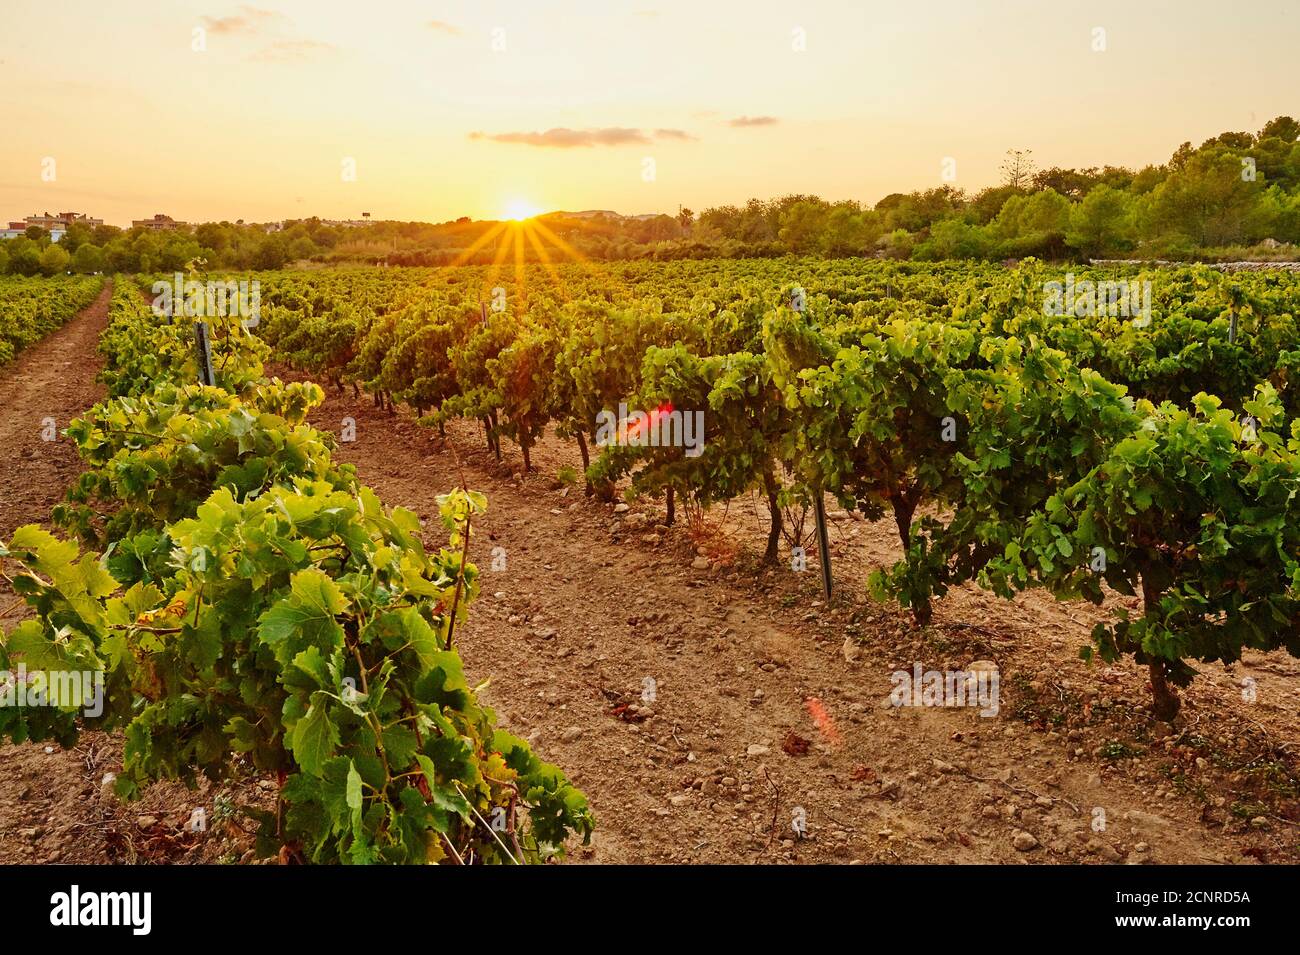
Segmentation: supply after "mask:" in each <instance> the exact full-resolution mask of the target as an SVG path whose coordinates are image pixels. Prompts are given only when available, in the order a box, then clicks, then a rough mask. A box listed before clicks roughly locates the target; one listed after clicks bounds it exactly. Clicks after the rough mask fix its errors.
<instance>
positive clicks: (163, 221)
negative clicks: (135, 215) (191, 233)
mask: <svg viewBox="0 0 1300 955" xmlns="http://www.w3.org/2000/svg"><path fill="white" fill-rule="evenodd" d="M189 225H190V224H189V223H188V222H177V221H176V220H175V219H173V218H172V217H171V216H165V215H163V214H162V213H161V212H158V213H155V214H154V217H153V218H152V219H132V220H131V228H133V229H137V228H139V229H152V230H154V231H155V232H170V231H171V230H173V229H187V228H189Z"/></svg>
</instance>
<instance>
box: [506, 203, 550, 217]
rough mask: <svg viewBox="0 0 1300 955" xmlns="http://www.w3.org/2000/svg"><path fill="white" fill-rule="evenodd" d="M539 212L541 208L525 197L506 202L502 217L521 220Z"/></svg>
mask: <svg viewBox="0 0 1300 955" xmlns="http://www.w3.org/2000/svg"><path fill="white" fill-rule="evenodd" d="M541 214H542V210H541V209H539V208H538V207H537V206H535V205H533V204H532V203H531V202H529V201H528V200H527V199H511V200H510V201H509V202H507V203H506V209H505V216H504V218H506V219H509V220H510V221H512V222H523V221H524V220H525V219H531V218H532V217H533V216H538V215H541Z"/></svg>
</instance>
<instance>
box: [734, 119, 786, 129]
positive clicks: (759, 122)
mask: <svg viewBox="0 0 1300 955" xmlns="http://www.w3.org/2000/svg"><path fill="white" fill-rule="evenodd" d="M779 122H781V121H780V120H779V119H777V118H776V117H775V116H737V117H736V118H735V119H729V120H727V125H728V126H734V127H736V128H737V129H744V128H746V127H749V126H775V125H776V124H777V123H779Z"/></svg>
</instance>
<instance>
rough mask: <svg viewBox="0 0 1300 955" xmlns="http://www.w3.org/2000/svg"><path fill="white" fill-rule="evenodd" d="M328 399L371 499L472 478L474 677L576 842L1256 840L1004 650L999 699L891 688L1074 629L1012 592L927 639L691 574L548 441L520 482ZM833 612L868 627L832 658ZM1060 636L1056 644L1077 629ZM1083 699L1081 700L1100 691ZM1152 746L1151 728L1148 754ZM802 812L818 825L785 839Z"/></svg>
mask: <svg viewBox="0 0 1300 955" xmlns="http://www.w3.org/2000/svg"><path fill="white" fill-rule="evenodd" d="M345 418H351V419H353V420H354V421H355V430H356V440H355V442H354V443H346V444H342V445H341V446H340V451H339V455H340V457H342V458H343V459H345V460H350V461H353V462H355V463H356V464H357V466H358V468H359V471H360V474H361V476H362V478H363V479H364V480H366V481H367V482H368V483H370V484H372V485H373V486H375V487H376V488H377V489H378V490H379V492H380V494H381V496H382V497H383V499H384V500H385V501H386V502H387V503H389V504H404V505H406V506H408V507H410V508H412V509H414V510H415V511H416V512H417V513H419V515H420V516H421V517H422V518H423V519H425V521H426V523H429V524H433V525H436V523H437V521H436V507H437V506H436V501H435V498H436V496H437V495H438V494H440V493H443V492H444V491H445V490H446V489H447V488H448V487H450V486H453V485H454V484H455V483H457V482H458V481H459V480H460V475H461V473H462V471H463V473H464V475H465V478H466V479H467V480H468V482H469V484H470V485H471V486H472V487H474V488H476V489H478V490H482V491H484V492H486V493H487V495H488V500H489V513H488V515H487V517H486V519H485V520H484V521H482V522H481V523H480V527H479V530H480V533H479V535H478V536H477V538H476V542H475V546H474V548H473V555H472V556H473V557H474V559H475V560H476V562H477V563H478V566H479V567H480V568H482V569H483V570H484V574H483V577H482V590H483V593H482V596H481V598H480V600H479V602H478V603H477V604H476V605H475V607H474V608H472V610H471V613H470V624H469V626H468V627H467V628H466V630H465V631H464V636H463V638H462V642H461V646H460V649H461V652H462V654H463V655H464V657H465V659H466V663H467V669H468V671H469V673H470V674H471V675H472V676H473V677H474V679H475V680H476V681H482V680H489V681H490V686H489V688H488V689H487V690H486V691H485V695H486V698H487V699H488V700H489V701H490V702H491V703H492V705H493V706H495V707H496V708H497V711H498V714H499V715H500V717H501V719H502V721H503V722H504V724H505V725H506V726H508V727H510V728H511V729H512V731H514V732H516V733H518V734H520V735H523V736H526V737H527V738H528V739H529V740H530V741H532V742H533V743H534V744H535V746H536V748H537V749H538V751H539V752H540V754H541V755H542V756H543V757H544V758H546V759H549V760H551V761H554V762H556V763H558V764H559V765H560V766H562V767H563V768H564V769H565V771H566V772H568V773H569V774H570V775H571V777H572V778H573V779H574V781H575V782H576V783H577V784H578V785H580V786H582V787H583V788H584V789H585V790H586V792H587V794H588V796H589V798H590V799H591V801H592V804H593V808H594V811H595V813H596V815H597V820H598V830H597V836H596V840H595V843H594V848H593V849H590V850H586V851H583V852H580V853H577V854H576V856H575V857H576V858H578V859H589V860H592V861H596V862H747V861H763V862H774V861H776V862H780V861H799V862H809V861H839V862H845V861H855V860H860V861H863V862H873V861H879V862H890V861H901V862H1008V863H1011V862H1075V861H1099V862H1103V861H1104V862H1119V861H1121V860H1123V861H1128V862H1164V863H1170V862H1227V861H1248V860H1246V857H1244V856H1243V855H1242V853H1243V851H1247V850H1251V848H1252V846H1253V845H1254V843H1255V842H1256V841H1257V840H1254V839H1253V835H1254V834H1247V835H1245V836H1244V837H1243V836H1242V835H1240V834H1232V833H1229V832H1228V831H1226V830H1225V828H1224V826H1223V821H1222V820H1219V821H1213V820H1212V821H1211V824H1206V823H1204V822H1203V821H1202V819H1203V818H1204V817H1205V810H1204V807H1203V806H1200V805H1197V804H1195V803H1193V802H1190V801H1188V800H1184V799H1180V798H1178V797H1177V795H1176V794H1175V792H1174V787H1173V786H1172V785H1168V786H1167V785H1166V784H1165V783H1164V782H1162V781H1161V780H1159V779H1153V778H1151V775H1150V773H1151V772H1155V771H1156V767H1155V766H1154V765H1153V764H1148V763H1144V764H1142V765H1141V766H1140V767H1139V766H1133V767H1130V768H1125V767H1124V766H1122V765H1121V764H1117V763H1110V762H1104V761H1100V760H1097V759H1094V758H1092V756H1093V755H1094V751H1095V750H1097V748H1098V747H1101V746H1102V741H1101V738H1100V737H1098V736H1097V734H1096V733H1092V734H1089V733H1088V732H1085V731H1084V730H1076V729H1073V728H1071V727H1070V726H1068V725H1060V726H1059V728H1055V727H1054V726H1053V725H1052V724H1051V723H1046V722H1044V723H1042V725H1043V727H1044V729H1042V730H1038V729H1035V728H1034V727H1033V724H1034V722H1035V717H1034V715H1033V714H1029V715H1028V716H1026V715H1024V714H1025V707H1026V705H1027V703H1028V701H1030V700H1031V698H1036V697H1035V694H1034V688H1033V683H1032V680H1031V678H1030V677H1029V676H1025V677H1024V678H1023V682H1024V683H1025V690H1024V692H1023V693H1022V694H1020V696H1021V698H1020V700H1016V699H1015V695H1016V691H1015V689H1014V688H1009V687H1008V686H1007V682H1008V680H1007V678H1008V675H1009V674H1014V673H1015V667H1014V664H1012V663H1011V662H1010V654H1009V653H1008V654H1005V656H1006V657H1007V662H1003V660H1001V659H1000V660H999V661H998V662H999V664H1000V665H1001V666H1002V668H1003V680H1004V683H1003V693H1002V710H1001V713H1000V714H999V716H998V717H995V718H983V717H980V716H979V715H977V714H976V713H975V711H973V710H971V709H960V710H954V709H935V708H930V707H917V708H899V707H893V706H889V705H887V703H886V701H887V698H888V696H889V693H890V690H891V688H892V684H891V682H890V673H891V672H892V671H894V670H895V669H897V668H899V667H900V666H904V667H907V668H910V666H911V662H910V661H912V660H926V659H935V662H938V659H937V658H938V657H941V656H943V655H944V651H945V650H946V651H947V654H948V655H951V654H953V653H956V654H957V655H958V656H957V659H958V660H961V662H960V663H956V664H953V665H955V666H957V667H961V666H964V665H965V663H967V662H969V661H970V660H971V659H974V658H975V657H976V656H987V655H988V654H989V653H990V652H993V651H991V650H990V645H993V646H994V647H995V649H996V647H1004V646H1005V644H1007V643H1010V642H1013V641H1014V640H1015V639H1016V638H1017V635H1018V630H1024V629H1032V628H1033V627H1034V626H1040V627H1041V628H1042V629H1043V630H1045V631H1047V632H1046V634H1045V637H1046V638H1050V639H1051V640H1052V641H1054V643H1053V644H1049V643H1048V639H1044V640H1043V643H1044V644H1046V645H1047V649H1048V650H1052V649H1053V648H1054V644H1064V643H1065V641H1064V640H1062V639H1060V638H1059V637H1058V636H1057V635H1056V634H1057V632H1058V631H1059V629H1060V625H1061V622H1060V620H1059V619H1055V618H1051V617H1050V615H1049V616H1045V617H1037V618H1036V617H1035V616H1034V614H1035V613H1036V612H1035V611H1032V610H1029V611H1025V613H1028V614H1029V618H1028V620H1026V619H1025V617H1024V616H1023V615H1021V614H1020V613H1019V608H1015V609H1013V610H1012V611H1011V612H1012V614H1013V618H1012V619H1008V617H1007V613H1008V610H1007V607H1006V605H1000V604H998V603H997V602H996V601H992V598H988V595H984V597H985V598H987V599H988V600H989V601H990V602H989V603H987V604H986V605H985V606H984V607H981V608H979V609H981V610H983V611H984V614H983V620H985V621H986V622H987V623H986V626H987V627H989V628H993V629H992V630H985V631H984V633H986V634H989V635H990V636H988V637H980V636H977V637H976V639H975V642H974V645H975V647H976V649H974V650H973V649H969V648H963V647H961V646H955V647H954V646H949V647H946V648H943V647H940V648H936V647H934V646H929V647H926V646H921V647H919V648H918V647H917V646H915V645H914V644H913V643H911V641H914V639H915V631H914V630H913V629H912V628H911V627H910V626H909V625H908V624H907V622H906V621H905V620H903V619H901V618H900V615H899V614H898V613H896V612H895V611H892V610H888V609H886V608H880V607H876V606H873V605H870V604H868V603H864V602H861V601H855V600H854V599H853V598H852V597H849V598H848V599H846V600H844V601H841V602H839V603H838V604H837V606H836V607H835V608H832V609H829V610H828V609H827V608H825V607H822V606H820V602H819V601H818V600H817V596H818V594H817V591H816V589H815V587H816V584H815V582H814V581H813V580H809V579H807V578H812V577H813V576H814V575H812V574H805V575H801V576H802V577H803V578H804V580H803V581H801V582H800V583H799V584H798V585H794V586H792V585H790V584H789V578H790V577H792V576H793V575H791V574H789V573H786V572H784V571H781V570H778V571H775V572H768V573H767V574H766V575H765V576H763V577H761V578H760V579H758V580H757V581H756V580H755V578H754V576H753V574H752V573H750V572H749V571H747V570H746V571H740V572H734V573H729V572H728V571H727V570H726V569H725V568H724V569H720V568H716V567H712V568H707V569H702V568H703V563H702V562H700V561H699V560H698V559H697V557H696V554H695V552H694V550H693V549H692V546H691V542H690V541H688V540H687V539H686V537H685V535H684V534H683V533H682V532H680V531H679V530H676V529H674V530H673V531H671V532H666V533H657V532H655V531H654V530H653V523H654V521H655V520H657V519H658V518H657V517H656V516H655V515H654V514H653V513H652V512H647V514H645V515H637V513H636V511H632V512H630V513H626V514H622V515H618V514H615V512H614V510H613V507H612V506H611V505H605V504H599V503H596V502H594V501H591V500H587V499H584V498H583V496H582V493H581V489H580V488H575V489H573V490H571V491H568V492H565V491H563V490H560V489H558V482H554V481H551V480H550V479H549V477H548V475H550V474H554V473H555V470H554V467H553V465H554V464H555V463H556V462H560V461H563V460H564V459H565V454H566V449H565V448H563V447H562V446H560V445H559V444H558V442H556V441H554V439H550V440H549V441H548V442H546V443H545V444H544V446H543V447H542V448H541V449H539V452H538V453H537V455H536V456H535V458H534V460H540V461H541V462H543V463H542V465H541V471H539V473H537V474H534V475H529V476H528V477H527V478H520V477H519V476H518V475H512V474H511V468H510V466H509V465H507V466H505V467H504V468H503V466H502V465H500V464H498V463H497V462H495V461H493V460H492V459H491V457H490V456H489V455H488V454H487V453H486V451H484V450H481V447H482V445H481V438H480V437H478V435H476V434H475V432H474V429H473V428H472V427H471V426H469V425H464V426H458V427H454V428H449V436H450V440H449V441H448V442H447V443H446V445H443V444H442V443H441V442H439V441H438V440H437V439H436V437H435V436H434V435H433V434H432V433H431V432H430V431H429V430H428V429H425V428H421V427H419V426H417V425H415V424H414V423H413V422H412V421H411V420H410V419H408V418H406V417H403V416H400V415H399V416H393V415H390V414H386V413H383V412H379V411H377V410H376V409H375V408H374V407H373V405H372V404H371V403H370V402H368V401H367V400H364V399H363V400H362V401H360V402H358V401H354V400H352V399H351V398H350V397H340V396H331V398H330V399H329V400H328V401H327V403H326V405H325V406H324V407H323V408H322V409H321V410H320V412H319V413H318V414H317V415H316V420H315V424H316V425H317V426H318V427H320V428H322V429H326V430H331V431H333V432H334V433H335V434H340V433H341V430H342V427H343V420H344V419H345ZM514 466H515V467H518V463H517V462H516V463H515V465H514ZM756 538H757V539H758V540H761V537H760V536H758V535H756ZM430 542H433V543H436V534H435V535H431V536H430ZM497 548H500V549H499V550H498V549H497ZM494 558H495V559H496V562H495V565H494ZM494 566H495V568H496V569H495V570H494V569H492V568H493V567H494ZM965 609H970V607H965ZM1066 622H1067V623H1068V622H1069V621H1068V618H1066ZM1026 624H1028V626H1026ZM955 626H958V627H960V626H965V625H964V624H963V625H955ZM980 629H981V628H974V629H973V631H972V632H975V631H978V630H980ZM848 632H854V633H858V634H860V635H861V636H862V638H863V644H862V645H858V644H856V643H855V644H852V646H851V647H850V648H849V650H848V652H846V651H845V649H844V646H843V643H844V638H845V635H846V633H848ZM1082 632H1083V634H1085V635H1086V632H1087V631H1086V629H1085V630H1083V631H1082ZM981 641H983V643H982V644H981ZM1022 642H1023V640H1022ZM1025 649H1027V650H1028V651H1029V652H1030V653H1032V654H1034V655H1036V656H1037V657H1038V658H1039V660H1040V662H1046V663H1047V664H1048V666H1049V668H1051V669H1052V670H1053V671H1055V670H1056V669H1058V668H1063V667H1064V666H1065V664H1064V663H1061V664H1057V663H1055V662H1054V661H1051V660H1046V661H1044V660H1043V659H1042V658H1043V649H1044V648H1043V647H1042V646H1035V647H1026V648H1025ZM976 650H979V651H982V652H976ZM963 653H970V654H971V655H969V656H964V657H963V656H962V654H963ZM1056 653H1057V654H1058V655H1059V656H1060V657H1063V658H1065V660H1068V658H1069V657H1070V656H1071V654H1072V653H1073V647H1069V648H1066V649H1059V648H1057V649H1056ZM855 655H858V659H856V660H854V661H853V662H850V660H849V657H852V656H855ZM1003 655H1004V654H999V656H1003ZM900 658H901V659H900ZM903 661H908V662H905V663H904V662H903ZM1075 662H1076V663H1077V662H1078V661H1075ZM1131 669H1133V670H1134V671H1136V668H1131ZM1090 678H1091V680H1092V681H1093V682H1094V683H1095V682H1097V681H1098V680H1099V679H1101V680H1102V681H1103V686H1105V685H1106V684H1105V682H1104V681H1107V680H1109V681H1111V682H1112V683H1116V684H1119V683H1121V682H1124V683H1127V685H1128V686H1127V689H1128V690H1129V691H1133V701H1132V710H1133V711H1134V712H1135V713H1136V714H1137V715H1138V718H1139V719H1145V716H1144V713H1143V711H1142V710H1141V702H1142V700H1141V690H1142V684H1141V680H1140V676H1138V675H1136V673H1135V672H1134V673H1123V674H1121V673H1119V672H1118V671H1111V670H1107V671H1106V672H1105V673H1102V674H1099V673H1098V672H1097V670H1096V669H1094V670H1093V671H1092V673H1091V674H1090ZM647 680H653V681H654V682H653V684H649V683H647ZM1062 682H1063V683H1065V684H1066V685H1067V686H1068V685H1069V681H1065V680H1064V679H1062ZM647 686H653V689H654V694H655V698H654V701H653V702H652V703H650V704H649V705H648V708H649V710H651V711H653V716H652V717H650V718H649V719H646V720H644V721H639V714H638V715H637V716H636V717H635V718H636V719H637V720H638V722H627V721H626V718H627V716H628V714H627V712H626V711H622V716H619V715H615V714H614V712H613V711H614V710H615V709H616V707H617V706H618V705H619V704H623V703H633V704H637V705H643V698H642V693H643V690H644V689H645V688H646V687H647ZM1053 688H1054V689H1056V690H1057V691H1060V687H1059V686H1057V685H1056V684H1053ZM1116 689H1117V690H1121V689H1122V688H1121V687H1119V686H1116ZM1115 695H1116V697H1119V696H1120V693H1118V692H1117V693H1116V694H1115ZM1083 702H1084V704H1086V707H1087V711H1088V712H1090V711H1091V707H1092V705H1093V702H1097V701H1096V699H1095V694H1094V700H1093V702H1087V701H1086V700H1085V701H1083ZM1106 702H1107V703H1108V704H1116V705H1117V704H1118V703H1120V702H1121V701H1120V700H1119V699H1116V700H1111V699H1110V698H1109V697H1107V698H1106ZM1189 705H1190V704H1189ZM1013 712H1017V713H1018V714H1019V715H1021V716H1022V718H1016V717H1015V716H1013ZM823 714H824V715H823ZM1039 722H1042V721H1039ZM1146 722H1149V721H1146ZM1161 746H1162V742H1161V740H1159V739H1156V740H1154V741H1153V742H1152V751H1153V753H1155V752H1157V751H1158V750H1159V749H1160V747H1161ZM801 751H802V752H801ZM1153 790H1154V791H1155V793H1156V795H1154V796H1153ZM796 816H799V817H801V818H803V819H806V822H807V832H808V836H809V838H807V839H796V833H795V832H794V831H793V825H794V821H795V818H796ZM1283 832H1284V833H1285V829H1283ZM1024 833H1028V837H1026V836H1025V835H1023V834H1024ZM1030 837H1032V838H1030ZM1254 851H1256V852H1258V851H1260V850H1258V849H1255V850H1254ZM1269 851H1272V849H1270V850H1269Z"/></svg>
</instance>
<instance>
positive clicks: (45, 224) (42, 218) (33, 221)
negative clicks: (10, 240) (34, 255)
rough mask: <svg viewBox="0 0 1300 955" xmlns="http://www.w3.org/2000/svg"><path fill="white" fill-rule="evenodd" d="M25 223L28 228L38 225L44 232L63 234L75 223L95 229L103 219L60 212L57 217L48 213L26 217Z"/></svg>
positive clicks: (80, 213) (82, 214) (77, 213)
mask: <svg viewBox="0 0 1300 955" xmlns="http://www.w3.org/2000/svg"><path fill="white" fill-rule="evenodd" d="M26 222H27V224H28V225H29V226H30V225H38V226H40V227H41V228H42V229H44V230H45V231H46V232H53V231H54V230H55V229H60V230H62V231H64V232H67V231H68V226H70V225H72V224H74V223H76V224H77V225H84V226H86V227H87V228H90V229H93V228H95V226H99V225H103V224H104V220H103V219H92V218H91V217H90V216H88V215H86V214H85V213H84V212H60V213H59V214H58V215H54V216H52V215H50V214H49V213H48V212H45V213H42V214H41V215H39V216H37V215H30V216H28V217H27V219H26ZM9 225H10V228H13V223H10V224H9Z"/></svg>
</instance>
